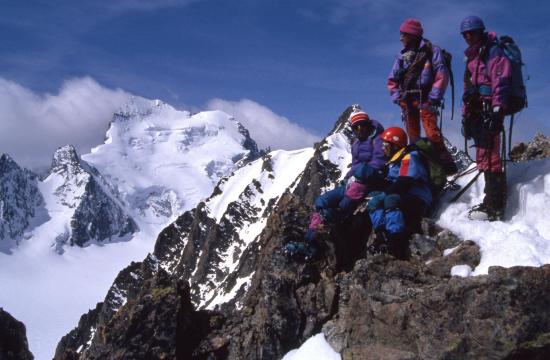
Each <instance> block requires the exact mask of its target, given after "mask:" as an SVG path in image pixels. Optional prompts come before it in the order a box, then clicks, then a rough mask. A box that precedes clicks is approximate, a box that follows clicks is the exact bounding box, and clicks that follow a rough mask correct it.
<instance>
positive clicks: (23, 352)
mask: <svg viewBox="0 0 550 360" xmlns="http://www.w3.org/2000/svg"><path fill="white" fill-rule="evenodd" d="M0 359H2V360H32V359H34V356H32V354H31V352H30V351H29V344H28V343H27V335H26V330H25V325H23V323H22V322H20V321H17V320H16V319H14V318H13V317H12V316H11V315H10V314H9V313H7V312H6V311H4V309H2V308H0Z"/></svg>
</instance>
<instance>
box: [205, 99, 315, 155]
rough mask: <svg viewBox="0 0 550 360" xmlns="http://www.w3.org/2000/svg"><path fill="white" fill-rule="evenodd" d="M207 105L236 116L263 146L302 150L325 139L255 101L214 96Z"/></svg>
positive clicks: (273, 148) (212, 108)
mask: <svg viewBox="0 0 550 360" xmlns="http://www.w3.org/2000/svg"><path fill="white" fill-rule="evenodd" d="M207 107H208V108H209V109H211V110H221V111H224V112H226V113H228V114H230V115H232V116H234V117H235V119H237V120H238V121H239V122H240V123H242V124H243V125H244V126H245V127H246V128H247V129H248V130H249V131H250V136H251V137H252V138H253V139H254V140H255V141H256V142H257V143H258V146H259V147H260V148H265V147H268V146H269V147H271V149H272V150H275V149H286V150H292V149H299V148H304V147H309V146H312V145H313V143H314V142H316V141H319V140H320V138H321V137H320V136H318V135H315V134H313V133H311V132H310V131H309V130H307V129H304V128H303V127H301V126H299V125H297V124H295V123H293V122H291V121H290V120H288V119H287V118H285V117H284V116H280V115H277V114H275V113H274V112H273V111H271V110H270V109H268V108H267V107H265V106H263V105H260V104H258V103H256V102H254V101H252V100H248V99H243V100H241V101H238V102H233V101H226V100H221V99H213V100H211V101H210V102H209V103H208V105H207Z"/></svg>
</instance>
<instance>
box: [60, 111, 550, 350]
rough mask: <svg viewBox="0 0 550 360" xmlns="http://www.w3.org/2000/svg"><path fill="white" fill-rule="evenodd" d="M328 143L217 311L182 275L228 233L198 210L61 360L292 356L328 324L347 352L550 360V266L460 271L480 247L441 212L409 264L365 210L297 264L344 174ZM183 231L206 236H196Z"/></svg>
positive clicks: (122, 283)
mask: <svg viewBox="0 0 550 360" xmlns="http://www.w3.org/2000/svg"><path fill="white" fill-rule="evenodd" d="M349 111H351V109H348V110H347V111H346V112H347V113H344V114H343V115H342V117H341V118H340V120H339V122H338V123H337V124H336V125H335V130H338V129H340V130H342V128H343V127H344V122H345V121H346V119H347V115H348V114H349ZM325 145H326V144H324V143H323V142H321V143H320V144H318V145H317V151H316V152H315V154H314V157H313V158H312V159H311V160H310V162H309V163H308V165H307V166H306V168H305V170H304V173H303V174H302V176H301V178H300V180H299V182H298V183H297V184H295V187H294V191H292V192H287V193H285V194H284V195H283V196H282V197H281V199H280V200H279V201H278V203H277V204H276V205H275V206H273V210H272V212H271V213H270V214H269V215H268V218H267V222H266V226H265V228H264V229H263V231H262V233H261V235H260V237H259V239H258V240H257V244H256V245H255V247H254V248H253V254H246V253H245V254H243V255H241V256H242V257H243V258H244V257H246V258H247V260H246V261H245V262H243V264H242V265H241V267H239V268H238V269H237V270H236V272H239V271H243V272H245V271H246V272H249V273H252V272H253V273H254V275H253V277H252V280H251V283H250V285H249V287H248V289H247V290H246V291H242V292H239V293H237V295H236V297H235V298H234V299H233V300H231V301H230V302H228V303H227V304H225V305H222V306H221V307H219V308H218V309H217V310H216V311H196V310H193V309H192V306H191V302H190V301H189V298H190V296H191V295H189V288H188V287H186V286H184V285H183V284H182V283H181V281H187V279H189V277H190V276H191V275H192V276H197V273H195V274H194V275H193V274H190V273H186V272H185V265H186V264H184V263H186V262H193V263H197V262H201V261H205V260H204V259H205V258H207V257H209V256H212V251H213V249H215V248H216V247H217V246H227V244H226V243H224V242H223V241H221V240H225V241H227V240H228V239H226V238H224V237H223V236H222V235H220V234H221V232H220V229H219V228H217V225H215V224H214V223H212V222H211V221H212V219H209V218H208V217H207V216H205V213H204V212H203V209H202V208H201V207H200V206H199V207H198V208H197V209H195V210H194V212H188V213H186V214H184V215H182V216H181V217H180V218H179V219H178V220H177V221H176V222H175V223H174V224H173V225H171V226H170V227H168V228H167V229H165V231H163V233H161V235H159V238H158V241H157V245H156V247H155V255H154V256H149V257H148V258H147V259H146V260H145V261H144V262H143V263H142V264H134V265H133V268H132V270H128V269H130V267H129V268H128V269H126V270H125V271H126V273H125V275H124V276H123V275H122V273H121V275H119V278H117V280H116V281H115V284H114V285H113V287H112V288H111V290H110V291H109V294H108V295H107V299H106V301H105V302H104V303H103V305H102V310H101V313H102V314H103V316H104V317H103V320H98V321H97V322H95V323H94V325H85V326H82V327H80V326H79V327H78V328H76V329H75V330H73V332H72V333H71V334H72V336H73V338H75V339H76V338H79V336H80V335H79V334H84V333H85V332H86V331H89V330H87V329H89V328H90V326H94V327H95V329H96V330H95V335H94V336H93V337H92V339H91V341H90V345H89V346H87V347H86V350H80V351H79V352H77V350H78V347H79V346H81V345H82V344H83V343H82V340H80V341H74V342H70V343H69V342H66V343H65V344H66V345H63V346H61V344H60V346H59V347H58V351H57V353H56V359H63V358H69V357H68V356H69V354H70V356H75V357H74V358H78V359H126V358H130V357H126V356H129V355H128V354H131V355H132V356H134V357H133V358H135V359H149V358H163V356H165V357H167V358H176V359H234V360H237V359H239V360H242V359H280V358H282V356H283V355H284V354H285V353H286V352H288V351H289V350H291V349H292V348H295V347H297V346H299V345H300V344H301V343H303V342H304V341H305V340H306V339H307V338H309V337H310V336H312V335H314V334H317V333H319V332H321V331H322V332H324V333H325V336H326V338H327V340H328V341H329V343H330V344H331V345H332V346H333V347H334V348H335V349H336V350H337V351H339V352H340V353H341V354H342V356H343V358H344V359H365V358H368V359H464V358H474V359H477V358H483V359H485V358H490V359H514V358H532V359H543V358H545V356H546V353H547V351H548V350H550V335H549V334H550V297H549V296H548V294H549V293H550V266H544V267H542V268H526V267H516V268H510V269H504V268H496V267H495V268H491V269H490V271H489V274H488V275H486V276H478V277H470V278H460V277H451V275H450V271H451V268H452V267H453V266H455V265H465V264H466V265H469V266H471V267H475V266H477V265H478V264H479V261H480V253H479V248H478V247H477V245H475V244H474V243H473V242H471V241H464V240H463V239H460V238H458V237H457V236H455V235H454V234H452V233H451V232H449V231H448V230H445V229H441V228H439V227H438V226H437V225H435V224H434V223H432V222H430V221H425V222H424V224H423V232H422V234H418V235H415V236H414V237H413V239H412V240H411V243H410V251H411V255H412V257H411V260H410V261H398V260H395V259H394V258H393V257H391V256H388V255H377V256H368V257H366V252H365V244H366V242H367V238H368V233H369V228H370V224H369V223H368V218H367V217H365V215H364V214H359V215H357V216H355V217H354V218H352V219H349V220H348V221H347V222H345V223H342V224H338V225H336V226H335V227H334V229H333V231H331V232H329V233H326V234H323V235H322V236H320V238H319V240H318V245H319V248H320V249H321V255H320V256H319V257H318V258H317V260H315V261H313V262H311V263H300V262H294V261H289V260H287V259H286V258H285V256H284V255H283V253H282V251H281V249H282V247H283V245H284V244H285V243H286V242H287V241H289V240H297V239H300V238H301V237H303V233H304V231H305V228H306V226H307V223H308V220H309V214H310V213H311V210H312V204H313V201H314V199H315V197H316V196H318V195H319V193H320V191H321V188H323V187H324V186H326V185H328V184H329V183H331V182H334V181H335V180H336V179H337V178H338V175H339V174H338V172H337V170H336V169H335V168H334V166H333V165H332V164H330V163H329V162H327V161H325V160H324V159H323V157H322V155H321V149H322V148H323V147H324V146H325ZM182 229H186V230H185V231H186V232H188V233H193V234H194V235H193V237H191V238H190V240H189V241H188V243H187V244H183V242H182V239H181V234H182V231H183V230H182ZM218 242H219V245H216V243H218ZM205 244H208V246H207V247H205ZM449 248H455V249H454V251H453V252H452V253H450V254H448V255H447V256H443V251H444V250H446V249H449ZM198 249H202V250H201V251H202V252H201V251H198ZM207 249H211V250H208V251H205V250H207ZM199 254H201V255H199ZM183 259H186V260H183ZM163 269H168V270H169V271H170V272H171V273H170V274H168V273H165V272H164V270H163ZM199 269H200V267H199ZM123 273H124V272H123ZM131 274H133V275H131ZM192 286H193V285H192ZM125 289H126V290H125ZM191 289H192V288H191ZM191 291H192V290H191ZM117 293H119V294H122V297H124V299H125V300H124V301H118V302H117V301H116V299H119V298H120V296H116V294H117ZM191 298H192V296H191ZM236 304H238V306H236ZM190 324H192V325H190ZM158 334H162V336H161V338H162V339H159V337H158ZM84 338H85V337H84ZM64 356H65V357H64Z"/></svg>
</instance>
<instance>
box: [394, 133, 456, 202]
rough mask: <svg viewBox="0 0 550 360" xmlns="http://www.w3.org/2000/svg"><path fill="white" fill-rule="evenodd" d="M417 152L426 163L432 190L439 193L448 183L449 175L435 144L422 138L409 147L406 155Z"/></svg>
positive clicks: (405, 152)
mask: <svg viewBox="0 0 550 360" xmlns="http://www.w3.org/2000/svg"><path fill="white" fill-rule="evenodd" d="M413 150H416V151H418V153H419V154H420V155H421V157H422V159H423V160H424V162H425V165H426V168H427V169H428V171H429V173H430V174H429V175H430V184H431V185H432V190H434V191H436V192H439V191H441V190H442V189H443V187H444V186H445V184H446V183H447V175H446V174H445V170H444V169H443V166H442V165H441V162H440V160H439V152H438V151H437V149H436V148H435V145H434V144H433V142H431V141H430V140H428V139H426V138H420V139H418V140H416V141H415V142H414V143H413V144H410V145H408V146H407V148H406V150H405V151H404V154H408V153H410V152H411V151H413Z"/></svg>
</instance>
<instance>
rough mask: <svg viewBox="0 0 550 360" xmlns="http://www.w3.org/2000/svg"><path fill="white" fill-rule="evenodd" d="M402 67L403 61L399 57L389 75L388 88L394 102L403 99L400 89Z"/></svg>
mask: <svg viewBox="0 0 550 360" xmlns="http://www.w3.org/2000/svg"><path fill="white" fill-rule="evenodd" d="M400 69H401V61H400V60H399V57H396V58H395V61H394V62H393V66H392V68H391V71H390V75H389V76H388V90H389V91H390V96H391V99H392V101H393V102H394V103H396V104H398V103H399V100H400V99H401V90H400V89H399V73H400Z"/></svg>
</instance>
